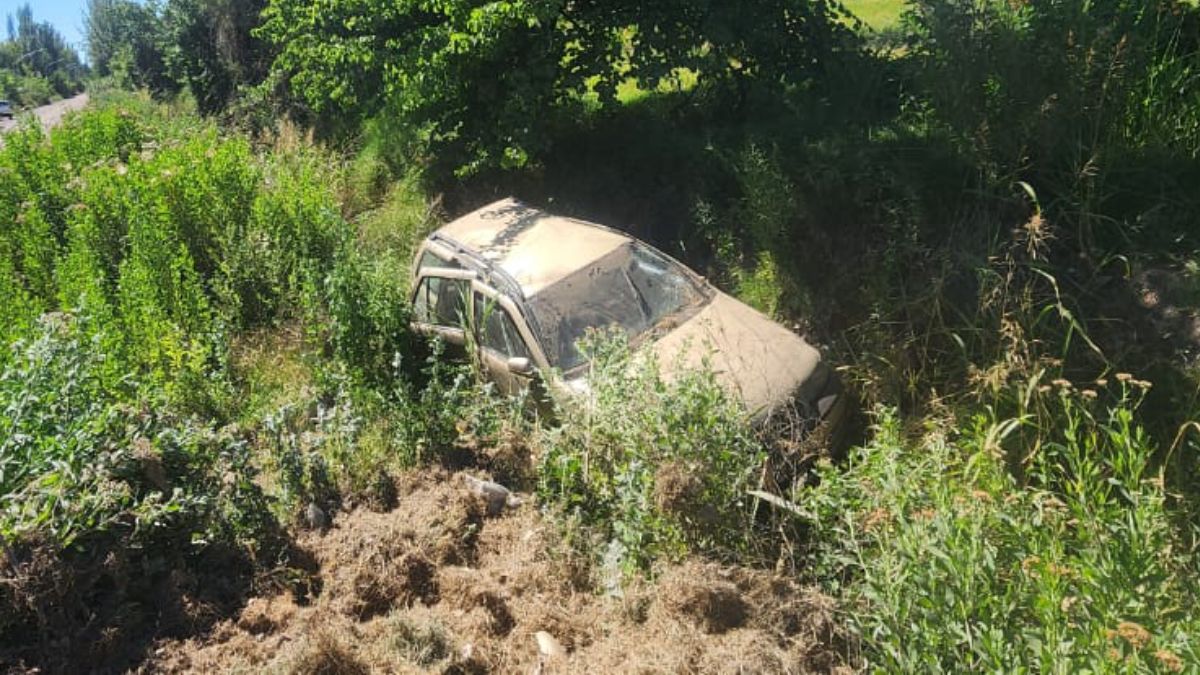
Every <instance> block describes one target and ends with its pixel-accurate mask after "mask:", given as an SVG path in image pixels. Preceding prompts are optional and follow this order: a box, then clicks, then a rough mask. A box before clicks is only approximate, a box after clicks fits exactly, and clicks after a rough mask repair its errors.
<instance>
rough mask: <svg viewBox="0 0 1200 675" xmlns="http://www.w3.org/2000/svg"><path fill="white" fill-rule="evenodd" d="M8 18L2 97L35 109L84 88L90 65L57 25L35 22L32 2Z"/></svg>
mask: <svg viewBox="0 0 1200 675" xmlns="http://www.w3.org/2000/svg"><path fill="white" fill-rule="evenodd" d="M7 20H8V34H7V39H5V40H3V41H0V97H3V98H4V99H5V100H7V101H9V102H10V103H13V104H15V105H17V106H20V107H25V108H34V107H37V106H40V105H45V104H46V103H49V102H51V101H54V100H56V99H60V98H68V97H70V96H74V95H75V94H78V93H79V92H81V91H83V84H84V79H85V77H86V75H87V68H86V66H84V65H83V62H82V61H80V59H79V54H78V53H77V52H76V51H75V49H74V48H73V47H71V45H69V44H67V43H66V41H65V40H64V39H63V37H62V35H61V34H60V33H59V32H58V31H57V30H55V28H54V26H51V25H50V24H48V23H44V22H38V21H35V20H34V16H33V10H32V9H31V8H30V6H29V5H28V4H25V5H22V6H21V7H20V8H18V10H17V12H16V14H10V15H8V17H7Z"/></svg>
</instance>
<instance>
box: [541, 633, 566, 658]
mask: <svg viewBox="0 0 1200 675" xmlns="http://www.w3.org/2000/svg"><path fill="white" fill-rule="evenodd" d="M533 639H535V640H537V646H538V653H539V654H541V655H542V658H544V659H547V660H549V659H561V658H565V657H566V656H567V650H565V649H563V646H562V644H561V643H559V641H558V640H556V639H555V638H554V636H553V635H551V634H549V633H547V632H546V631H544V630H539V631H538V632H536V633H534V634H533Z"/></svg>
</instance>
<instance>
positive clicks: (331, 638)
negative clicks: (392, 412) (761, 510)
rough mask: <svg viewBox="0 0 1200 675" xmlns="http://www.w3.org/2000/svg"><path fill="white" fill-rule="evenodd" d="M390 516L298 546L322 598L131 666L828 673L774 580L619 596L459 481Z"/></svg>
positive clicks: (795, 600)
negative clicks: (490, 511)
mask: <svg viewBox="0 0 1200 675" xmlns="http://www.w3.org/2000/svg"><path fill="white" fill-rule="evenodd" d="M398 485H399V489H398V500H397V505H396V508H395V509H393V510H392V511H389V512H386V513H378V512H373V511H370V510H367V509H357V510H353V511H350V512H344V513H339V514H337V517H336V518H334V521H333V522H334V524H333V527H332V528H331V529H330V530H328V531H327V532H325V533H320V532H308V533H305V534H303V535H302V536H301V539H300V541H299V542H298V545H299V546H300V547H301V548H302V549H304V550H305V551H306V552H308V554H310V555H311V557H312V558H313V560H315V562H316V565H317V567H318V569H319V572H318V574H319V576H320V580H321V589H322V590H321V592H320V594H319V595H317V596H316V597H315V598H314V599H313V600H312V601H311V602H309V603H307V604H300V603H298V602H297V601H296V600H295V599H294V598H293V597H292V595H291V594H288V593H281V594H279V595H275V596H271V597H259V598H254V599H253V600H251V601H250V602H249V603H248V604H246V606H245V607H244V608H243V609H242V611H241V612H240V614H239V615H238V616H236V617H234V618H232V619H229V620H227V621H224V622H222V623H220V624H219V625H218V626H217V627H216V628H215V629H214V630H212V631H210V632H208V633H207V634H206V635H204V636H202V637H193V638H190V639H185V640H171V641H163V642H161V643H160V644H158V645H156V647H157V648H156V649H154V650H152V651H153V654H154V656H153V658H152V659H151V660H150V661H149V662H147V663H145V664H143V665H142V668H141V670H142V671H144V672H160V671H165V672H198V671H204V672H209V671H213V672H264V671H265V672H295V673H365V672H442V673H485V672H525V673H529V672H539V673H584V672H625V671H630V670H636V671H688V672H805V671H822V672H827V671H829V670H832V669H835V668H836V667H838V666H839V665H840V664H841V660H840V657H839V656H838V654H840V653H844V650H842V649H840V647H839V645H838V637H839V633H838V630H837V627H836V625H835V624H834V622H833V613H832V605H831V603H830V601H829V599H828V598H826V597H824V596H822V595H820V594H818V593H815V592H813V591H811V590H807V589H804V588H801V587H799V586H797V585H796V584H795V583H794V582H791V581H789V580H787V579H784V578H781V577H779V576H776V575H773V574H770V573H767V572H762V571H755V570H748V569H744V568H738V567H722V566H718V565H714V564H709V563H700V562H688V563H685V564H682V565H675V566H666V567H663V568H662V569H660V570H657V575H656V579H657V581H655V582H649V581H645V582H640V583H634V584H631V585H630V586H629V587H628V588H626V590H625V592H624V594H623V596H622V597H608V596H604V595H599V594H597V593H596V592H595V590H594V588H595V584H594V583H593V579H592V575H591V570H590V569H589V565H588V563H587V561H586V560H584V559H581V558H580V556H578V554H576V553H574V552H573V550H574V549H573V548H572V547H570V546H568V545H566V544H565V542H563V541H562V540H561V539H560V534H559V530H558V529H557V528H555V527H552V526H551V525H550V524H549V523H548V522H545V521H543V519H542V518H541V516H540V515H539V513H538V511H537V509H536V508H535V507H534V506H533V504H532V500H531V499H530V498H528V497H525V498H524V499H522V500H521V503H520V504H519V505H517V506H515V507H509V508H507V509H505V511H504V512H503V513H502V514H501V515H499V516H496V517H486V516H485V515H484V511H483V505H482V503H481V502H480V500H479V499H478V498H476V497H474V496H472V495H471V494H470V493H469V491H468V490H467V489H466V487H465V483H464V481H462V480H461V477H460V476H454V475H450V474H448V473H446V472H440V471H426V472H422V473H414V474H411V475H409V476H405V477H403V478H402V479H401V480H400V481H398Z"/></svg>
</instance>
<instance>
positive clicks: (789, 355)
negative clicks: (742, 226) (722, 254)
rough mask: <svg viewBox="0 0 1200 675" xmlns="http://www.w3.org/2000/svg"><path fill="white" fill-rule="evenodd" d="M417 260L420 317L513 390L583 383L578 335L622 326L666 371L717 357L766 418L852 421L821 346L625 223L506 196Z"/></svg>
mask: <svg viewBox="0 0 1200 675" xmlns="http://www.w3.org/2000/svg"><path fill="white" fill-rule="evenodd" d="M413 270H414V278H413V295H412V312H413V313H412V316H413V327H414V329H415V330H417V331H418V332H420V333H423V334H425V335H429V336H434V335H436V336H440V337H441V338H442V339H443V340H444V341H445V342H446V343H447V344H449V345H454V346H456V347H458V348H459V349H465V348H467V347H468V345H470V347H471V348H473V349H477V350H478V357H479V362H480V363H481V364H483V367H484V368H485V369H486V371H487V373H488V375H489V376H490V378H491V379H492V380H493V381H494V382H495V383H496V384H497V386H498V387H499V388H500V389H501V390H503V391H506V392H509V393H516V392H518V391H520V390H522V389H525V388H527V387H529V386H530V385H531V384H532V383H533V382H535V381H538V380H540V381H541V382H544V383H545V384H546V385H548V386H549V387H551V388H553V389H557V390H560V391H565V392H573V393H576V394H578V393H582V392H586V391H587V382H586V375H587V365H588V364H587V363H586V360H585V357H584V355H583V354H581V353H580V351H579V348H578V341H579V339H580V338H581V337H583V336H584V335H585V334H586V333H587V332H588V330H589V329H611V328H613V327H617V328H619V329H621V330H622V331H624V332H625V334H626V335H627V336H628V337H629V341H630V344H631V346H633V347H635V348H637V347H646V348H649V349H651V350H653V352H654V353H656V354H657V355H658V360H659V362H660V364H661V366H662V367H663V370H664V375H665V376H667V377H670V375H671V371H672V369H673V368H688V367H696V366H699V365H700V364H701V362H702V361H703V360H704V359H705V358H706V357H707V358H708V360H709V363H710V364H711V367H712V368H713V369H714V370H715V372H716V375H717V378H718V380H719V381H720V382H721V384H722V385H723V386H724V387H725V388H726V389H727V390H728V391H730V392H732V393H733V394H734V395H736V396H738V397H739V398H740V399H741V400H742V401H743V402H744V403H745V405H746V406H747V408H748V409H749V410H750V411H752V412H753V413H754V415H755V418H756V420H757V421H758V422H759V423H762V424H788V425H792V426H794V428H796V429H805V430H806V429H809V428H811V427H813V426H814V423H816V422H820V421H824V422H825V423H826V424H825V427H824V428H825V429H826V430H827V431H828V432H832V433H835V434H836V432H838V431H839V430H840V429H841V428H842V427H844V426H845V425H844V424H843V420H844V418H846V417H847V416H848V412H849V411H848V408H850V403H849V400H848V397H847V396H846V395H844V394H843V390H842V386H841V383H840V381H839V378H838V377H837V375H836V373H834V372H833V370H832V369H831V368H830V367H829V365H828V364H827V363H826V362H825V361H824V360H823V359H822V357H821V354H820V352H818V351H817V350H816V349H815V348H814V347H813V346H811V345H810V344H808V343H807V342H806V341H805V340H804V339H803V338H802V337H800V336H799V335H796V334H795V333H792V332H791V331H789V330H788V329H786V328H784V327H783V326H781V325H779V324H777V323H775V322H774V321H771V320H770V319H768V318H767V317H766V316H764V315H763V314H761V313H759V312H758V311H756V310H754V309H753V308H751V307H749V306H747V305H745V304H743V303H741V302H739V301H737V300H735V299H734V298H732V297H730V296H728V295H726V294H724V293H722V292H721V291H719V290H717V289H716V288H714V287H713V286H712V285H710V284H709V283H708V282H707V281H705V279H704V278H703V277H701V276H700V275H698V274H696V273H695V272H693V271H691V270H690V269H688V268H687V267H685V266H684V265H682V264H681V263H679V262H677V261H676V260H674V259H672V258H671V257H669V256H667V255H666V254H664V253H662V252H661V251H658V250H657V249H655V248H654V247H652V246H650V245H649V244H646V243H644V242H642V241H639V240H637V239H634V238H632V237H630V236H628V235H626V234H623V233H621V232H618V231H616V230H613V229H610V228H607V227H603V226H600V225H596V224H593V223H588V222H584V221H581V220H576V219H573V218H565V217H560V216H555V215H552V214H549V213H546V212H544V211H541V210H538V209H536V208H532V207H530V206H527V205H525V204H523V203H521V202H518V201H516V200H514V199H505V200H502V201H498V202H495V203H493V204H489V205H488V206H485V207H483V208H481V209H479V210H477V211H474V212H472V213H470V214H467V215H465V216H463V217H461V218H459V219H457V220H455V221H453V222H451V223H449V224H447V225H445V226H444V227H442V228H441V229H439V230H438V231H436V232H434V233H433V234H432V235H430V236H429V237H428V238H427V239H426V240H425V242H424V243H423V244H422V246H421V247H420V249H419V250H418V252H417V254H416V258H415V261H414V265H413ZM467 331H472V333H473V335H472V337H473V338H474V339H471V340H468V339H467V337H468V336H467Z"/></svg>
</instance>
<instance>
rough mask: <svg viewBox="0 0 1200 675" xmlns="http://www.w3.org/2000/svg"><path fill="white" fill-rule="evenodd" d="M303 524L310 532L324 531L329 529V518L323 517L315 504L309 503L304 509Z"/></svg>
mask: <svg viewBox="0 0 1200 675" xmlns="http://www.w3.org/2000/svg"><path fill="white" fill-rule="evenodd" d="M304 524H305V525H307V526H308V529H310V530H325V529H327V528H328V527H329V516H326V515H325V512H324V511H322V510H321V507H319V506H317V504H316V502H309V503H308V506H307V507H306V508H305V509H304Z"/></svg>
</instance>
